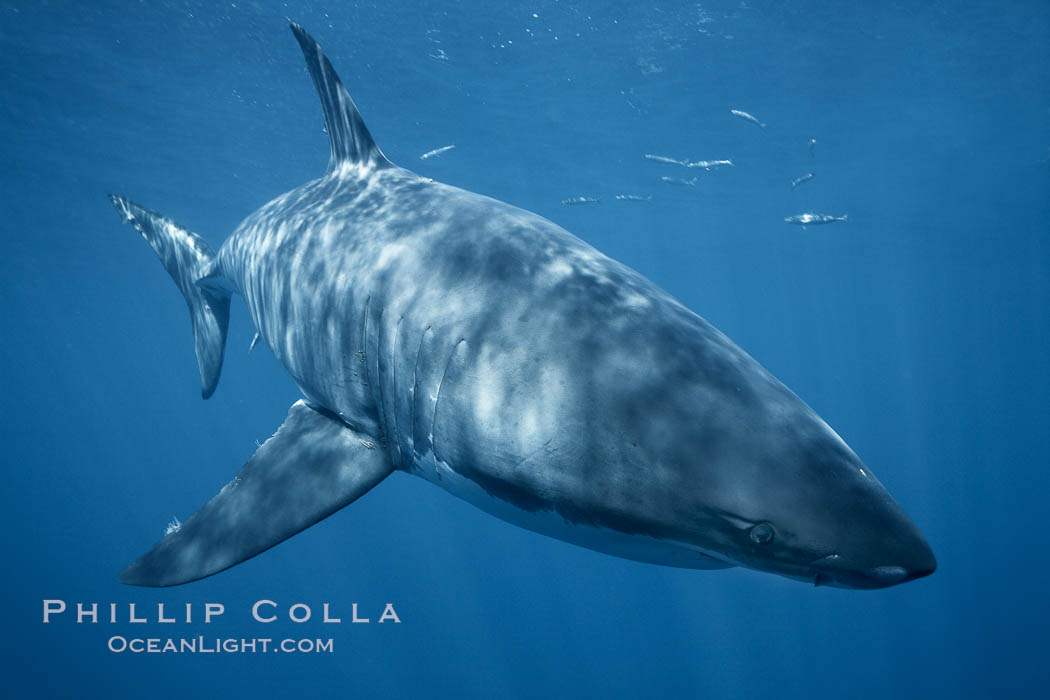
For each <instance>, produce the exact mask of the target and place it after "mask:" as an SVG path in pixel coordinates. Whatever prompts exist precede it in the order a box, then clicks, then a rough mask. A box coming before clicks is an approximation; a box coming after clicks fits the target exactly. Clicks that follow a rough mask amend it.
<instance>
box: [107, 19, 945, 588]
mask: <svg viewBox="0 0 1050 700" xmlns="http://www.w3.org/2000/svg"><path fill="white" fill-rule="evenodd" d="M293 31H295V33H296V37H297V38H298V40H299V42H300V44H301V45H302V47H303V51H304V54H305V56H306V58H307V64H308V67H309V68H310V72H311V76H312V77H313V79H314V82H315V84H316V86H317V88H318V92H319V94H320V96H321V102H322V107H323V109H324V113H325V121H326V125H327V127H328V132H329V135H330V139H331V148H332V158H331V162H330V166H329V170H328V173H327V174H326V175H325V176H324V177H322V178H320V179H318V180H315V181H313V182H310V183H307V184H306V185H303V186H302V187H299V188H297V189H295V190H293V191H291V192H289V193H287V194H285V195H283V196H281V197H278V198H277V199H275V200H274V201H272V202H270V203H269V204H267V205H265V206H263V207H262V208H261V209H259V210H258V211H257V212H256V213H254V214H252V215H251V216H250V217H248V218H247V219H246V220H245V221H244V222H243V223H242V224H241V226H240V227H238V229H237V230H236V231H235V232H234V233H233V235H232V236H231V237H230V238H229V239H228V240H227V241H226V242H225V243H224V245H223V246H222V248H221V249H220V250H219V252H218V254H217V257H214V258H213V257H212V254H211V252H210V249H206V246H205V244H203V241H200V240H199V237H197V236H195V234H192V233H190V232H187V231H185V230H184V229H181V228H180V227H178V226H177V225H175V224H174V222H171V221H170V220H167V219H164V218H163V217H161V216H160V215H158V214H156V213H155V212H150V211H149V210H145V209H143V208H141V207H138V205H134V204H132V203H130V202H127V201H126V200H124V199H123V198H120V197H115V198H114V202H115V203H116V204H117V206H118V209H120V210H121V212H122V213H123V214H124V216H125V217H126V219H127V220H129V221H131V222H132V223H133V224H134V225H135V226H136V227H137V228H138V229H139V230H140V232H142V233H143V235H144V236H145V237H146V238H147V240H149V241H150V242H151V245H153V246H154V248H155V250H157V251H158V254H161V258H162V261H163V260H166V259H170V260H176V258H175V257H172V256H168V258H166V257H165V256H164V255H163V254H162V253H164V251H167V250H169V249H171V248H172V247H173V246H174V247H176V248H177V247H179V246H183V247H188V248H189V249H192V250H189V251H188V252H187V253H186V254H185V255H183V256H182V258H179V259H180V260H181V259H183V258H185V259H186V260H189V261H190V262H191V263H192V269H188V268H185V267H181V266H180V265H179V264H175V263H172V264H171V265H170V266H169V264H168V263H167V262H166V263H165V265H166V267H169V272H171V274H172V276H173V277H174V278H175V279H176V282H177V283H180V288H182V287H184V286H187V285H186V283H185V281H186V280H188V279H193V278H196V279H198V282H197V285H198V286H199V287H200V288H201V289H203V290H205V291H207V292H208V295H206V297H203V298H197V297H195V296H193V295H194V294H195V292H194V291H193V289H190V290H189V292H186V291H185V290H184V293H187V294H188V296H187V301H188V303H189V304H190V307H191V312H192V313H195V314H196V315H195V316H194V318H195V326H194V327H195V329H196V328H197V327H198V324H197V321H196V317H197V316H203V317H204V318H206V319H211V322H210V325H208V326H204V327H205V328H212V327H214V328H217V329H219V330H220V331H221V333H213V334H212V336H211V339H206V340H207V342H205V341H202V340H199V341H198V345H203V346H204V348H203V349H204V351H205V352H204V353H203V354H202V352H201V351H200V350H199V351H198V359H199V361H200V363H201V367H202V370H201V372H202V381H204V385H205V391H206V392H207V391H208V390H209V387H210V388H213V387H214V381H215V380H217V378H218V364H217V363H215V362H213V358H214V357H216V350H215V347H214V346H215V344H216V343H218V344H219V345H218V348H219V350H218V357H219V358H221V343H222V342H223V340H222V339H223V338H224V333H225V317H224V316H222V315H221V312H222V309H223V307H221V306H218V305H217V303H216V302H219V301H221V302H223V303H225V302H226V300H227V299H228V295H229V294H230V293H231V292H239V293H240V294H242V295H243V296H244V299H245V300H246V302H247V306H248V309H249V310H250V312H251V315H252V318H253V319H254V321H255V323H256V325H257V327H258V329H259V332H260V334H261V336H262V338H263V339H264V340H265V341H266V343H267V344H268V345H269V346H270V348H271V349H272V351H273V353H274V355H275V356H276V357H277V359H278V361H280V362H281V364H282V365H283V366H284V367H285V368H286V369H287V371H288V372H289V374H290V375H291V376H292V377H293V378H294V380H295V382H296V383H297V384H298V386H299V387H300V389H301V390H302V392H303V394H304V395H305V396H306V397H307V401H308V404H307V403H300V404H296V406H294V407H293V409H292V411H291V412H290V413H289V419H288V422H286V424H285V427H284V428H282V429H281V431H279V432H278V434H277V435H275V436H274V438H271V440H270V441H268V442H267V443H266V445H264V446H263V448H262V449H261V450H260V451H259V452H258V453H257V454H256V455H255V456H254V457H253V458H252V460H250V461H249V463H248V464H247V465H246V466H245V468H244V469H243V470H242V472H241V474H240V475H239V476H238V477H237V478H236V479H234V481H233V482H231V483H230V484H229V485H227V487H226V488H225V489H223V491H221V492H220V493H219V494H218V495H217V496H216V497H215V498H214V499H212V501H211V502H209V504H207V505H206V506H205V507H204V508H202V509H201V511H199V512H198V514H197V515H195V516H194V517H193V518H191V519H190V520H189V521H187V523H185V525H184V527H183V529H182V530H181V531H180V532H177V533H174V534H171V535H169V536H167V537H166V538H165V539H164V540H162V541H161V543H159V544H158V545H157V546H156V547H155V548H154V550H153V551H151V552H150V553H148V554H147V555H146V556H145V557H143V558H142V559H140V560H139V561H138V562H136V563H135V564H134V565H133V566H132V567H129V569H128V570H127V571H126V572H125V574H124V575H123V579H122V580H125V581H127V582H129V583H137V584H140V585H174V584H177V583H181V582H185V581H188V580H193V579H194V578H200V577H202V576H206V575H210V574H211V573H215V572H216V571H218V570H221V569H222V568H225V567H227V566H231V565H233V564H235V563H237V562H238V561H241V560H243V559H244V558H247V557H249V556H253V555H254V554H257V553H258V552H259V551H262V550H263V549H265V548H266V547H269V546H272V545H273V544H276V542H278V541H280V540H281V539H284V538H286V537H288V536H291V535H292V534H294V533H295V532H297V531H298V530H300V529H302V528H303V527H307V526H309V524H311V523H312V522H316V520H318V519H320V518H322V517H324V516H325V515H326V514H328V513H330V512H333V511H334V510H336V509H338V508H339V507H342V506H343V505H345V504H347V503H350V502H351V501H352V500H353V499H355V498H357V497H358V496H360V495H361V494H362V493H364V492H365V491H367V490H368V489H369V488H371V487H372V486H373V485H375V484H377V483H379V482H380V481H381V480H382V478H384V477H385V475H386V474H387V473H389V471H390V469H391V468H393V469H401V470H404V471H406V472H409V473H412V474H416V475H418V476H421V477H423V478H425V479H427V480H429V481H432V482H433V483H435V484H437V485H439V486H442V487H443V488H446V489H448V490H449V491H450V492H452V493H453V494H455V495H457V496H460V497H462V498H465V499H467V500H469V501H470V502H472V503H475V504H476V505H478V506H479V507H481V508H484V509H485V510H487V511H489V512H491V513H493V514H495V515H498V516H499V517H501V518H504V519H507V520H509V521H511V522H515V523H517V524H519V525H522V526H523V527H526V528H529V529H533V530H536V531H539V532H544V533H546V534H549V535H552V536H555V537H558V538H561V539H564V540H567V541H570V542H575V543H578V544H581V545H583V546H586V547H590V548H592V549H596V550H600V551H605V552H609V553H612V554H616V555H619V556H624V557H629V558H632V559H638V560H641V561H648V562H653V563H659V564H669V565H674V566H684V567H693V568H721V567H726V566H733V565H741V566H748V567H752V568H756V569H761V570H766V571H772V572H776V573H779V574H783V575H786V576H791V577H795V578H801V579H804V580H809V581H813V582H815V583H822V584H829V585H838V586H846V587H864V588H874V587H882V586H887V585H892V584H895V583H900V582H903V581H906V580H910V579H912V578H916V577H919V576H923V575H926V574H928V573H930V572H931V571H933V569H934V567H935V565H936V564H935V561H934V558H933V555H932V553H931V552H930V549H929V547H928V546H927V544H926V542H925V540H924V539H923V537H922V535H921V534H920V533H919V531H918V529H917V528H916V527H915V525H914V524H913V523H912V522H911V521H910V520H909V519H908V518H907V516H906V515H905V514H904V513H903V512H902V511H901V509H900V508H899V506H898V505H897V504H896V503H895V502H894V501H893V499H892V498H891V497H890V495H889V494H888V493H887V492H886V490H885V489H884V488H883V487H882V485H881V484H879V482H878V481H877V480H876V479H875V477H874V476H873V475H872V474H871V473H870V472H869V471H868V470H867V469H866V467H864V465H863V464H862V463H861V461H860V460H859V459H858V457H857V456H856V455H855V454H854V453H853V452H852V451H851V450H850V449H849V448H848V447H847V446H846V444H845V443H844V442H843V441H842V440H841V439H840V438H839V437H838V435H836V434H835V433H834V432H833V431H832V430H831V429H830V428H829V427H828V426H827V424H825V423H824V421H822V420H821V419H820V418H819V417H818V416H817V415H816V414H815V413H814V412H813V411H812V410H811V409H810V408H809V407H808V406H806V405H805V404H804V403H803V402H802V401H801V400H800V399H799V398H798V397H796V396H795V395H794V394H792V393H791V392H790V391H788V389H787V388H785V387H784V386H783V385H782V384H781V383H780V382H779V381H777V380H776V379H775V378H774V377H773V376H772V375H770V374H769V373H768V372H767V371H765V370H764V369H763V368H762V367H761V366H759V365H758V363H756V362H755V361H754V360H753V359H752V358H751V357H749V356H748V355H747V354H746V353H744V352H743V351H742V350H740V349H739V348H738V347H737V346H736V345H734V344H733V343H732V342H731V341H730V340H729V339H728V338H727V337H726V336H724V335H723V334H722V333H720V332H719V331H718V330H716V329H715V328H714V327H712V326H711V325H710V324H708V323H707V322H706V321H704V320H703V319H702V318H700V317H699V316H697V315H696V314H695V313H693V312H692V311H690V310H689V309H687V308H685V307H684V306H683V305H682V304H681V303H679V302H678V301H676V300H675V299H674V298H672V297H671V296H670V295H669V294H667V293H666V292H665V291H663V290H662V289H660V288H659V287H658V286H656V285H655V284H653V283H652V282H650V281H648V280H647V279H645V278H644V277H642V276H641V275H639V274H638V273H636V272H634V271H633V270H631V269H630V268H628V267H626V266H624V265H621V264H620V263H618V262H616V261H614V260H611V259H610V258H607V257H606V256H604V255H602V254H601V253H599V252H598V251H596V250H595V249H593V248H591V247H590V246H588V245H587V244H585V243H584V242H582V241H581V240H579V239H577V238H576V237H574V236H572V235H571V234H570V233H568V232H567V231H565V230H563V229H561V228H559V227H558V226H557V225H555V224H553V223H551V222H550V221H547V220H546V219H543V218H542V217H539V216H537V215H535V214H531V213H529V212H526V211H523V210H521V209H518V208H515V207H513V206H510V205H508V204H504V203H502V202H499V201H496V200H493V199H490V198H488V197H484V196H481V195H478V194H474V193H471V192H466V191H464V190H460V189H457V188H455V187H450V186H448V185H443V184H440V183H437V182H434V181H433V180H430V179H427V178H423V177H420V176H418V175H415V174H413V173H411V172H409V171H407V170H404V169H401V168H398V167H397V166H395V165H393V164H391V163H390V162H389V161H388V160H387V159H386V158H385V156H383V154H382V152H381V151H380V150H379V148H378V147H377V146H376V145H375V144H374V142H372V140H371V136H370V135H369V133H368V130H367V128H366V127H365V126H364V122H363V121H362V120H361V117H360V114H358V112H357V109H356V107H354V105H353V102H352V101H351V100H350V97H349V95H348V94H347V93H346V91H345V89H344V88H343V86H342V84H341V83H340V82H339V79H338V77H337V76H336V75H335V72H334V70H333V69H332V66H331V64H330V63H329V62H328V60H327V59H326V58H325V57H324V55H323V53H322V52H321V50H320V47H318V46H317V44H316V42H314V41H313V39H311V38H310V37H309V35H308V34H306V32H305V31H303V30H302V29H301V28H300V27H296V26H294V25H293ZM158 237H159V238H161V239H163V240H155V239H156V238H158ZM193 251H197V252H196V253H194V252H193ZM176 262H177V261H176ZM198 273H200V274H199V277H198V276H197V275H198ZM180 280H182V282H180ZM190 286H192V285H190ZM197 296H198V297H199V295H197ZM344 430H345V431H347V434H346V435H344V434H343V433H342V432H341V431H344ZM333 435H334V436H336V437H332V436H333ZM320 436H328V437H323V438H322V437H320ZM318 440H323V441H324V442H325V444H324V445H318V444H316V443H317V441H318ZM344 454H345V458H341V457H340V456H341V455H344ZM309 455H314V457H308V456H309ZM318 455H320V457H318ZM300 456H302V458H303V459H307V458H309V459H315V460H318V464H317V465H316V468H314V469H313V470H312V471H311V474H312V476H311V479H312V481H311V482H310V485H309V486H306V487H304V486H300V485H298V483H297V479H298V476H297V472H296V466H295V464H296V460H297V459H298V458H299V457H300ZM355 470H357V471H355ZM325 479H329V480H331V482H332V483H333V485H334V484H339V486H338V488H334V487H333V489H332V492H331V493H326V492H325V490H324V489H323V487H322V486H321V484H323V483H324V480H325ZM275 491H276V492H284V491H288V492H294V493H296V494H298V495H297V498H298V499H299V501H298V503H299V505H296V506H295V507H294V508H292V507H291V506H289V507H281V505H280V501H279V499H277V500H275V496H274V494H273V493H272V492H275ZM260 500H263V501H265V504H266V505H265V507H264V508H262V511H263V512H262V513H261V514H260V513H258V510H257V508H258V506H259V501H260ZM293 511H294V512H293ZM303 513H307V514H306V515H304V514H303ZM254 517H270V518H272V519H273V522H272V523H271V524H270V530H269V532H267V533H261V534H259V533H252V532H251V531H250V530H251V526H250V523H251V521H252V518H254Z"/></svg>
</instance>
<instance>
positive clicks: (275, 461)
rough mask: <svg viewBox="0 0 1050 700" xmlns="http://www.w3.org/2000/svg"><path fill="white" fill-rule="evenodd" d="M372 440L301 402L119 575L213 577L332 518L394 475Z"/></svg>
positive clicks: (146, 580) (131, 580) (127, 579)
mask: <svg viewBox="0 0 1050 700" xmlns="http://www.w3.org/2000/svg"><path fill="white" fill-rule="evenodd" d="M376 442H377V441H376V440H375V439H374V438H371V437H370V436H368V435H365V434H363V433H358V432H356V431H354V430H352V429H350V428H349V427H347V426H346V424H345V423H343V422H342V421H340V420H338V419H337V418H334V417H331V416H329V415H327V414H325V413H321V412H319V411H317V410H314V409H313V408H311V407H310V406H308V405H307V404H306V403H304V402H303V401H298V402H296V403H295V404H294V405H293V406H292V408H291V410H289V411H288V418H287V419H286V420H285V421H284V424H283V425H282V426H281V428H280V429H279V430H278V431H277V433H276V434H274V436H273V437H271V438H270V439H269V440H267V441H266V442H265V443H263V444H262V446H261V447H259V449H258V450H256V452H255V454H254V455H253V456H252V458H251V459H250V460H248V463H247V464H246V465H244V468H243V469H241V471H240V473H239V474H238V475H237V476H236V477H234V479H233V481H231V482H230V483H228V484H226V486H224V487H223V489H222V491H220V492H219V493H218V494H217V495H216V496H215V497H214V498H212V499H211V500H210V501H208V503H207V504H205V506H204V507H203V508H201V509H200V510H198V511H197V512H196V513H194V515H193V516H192V517H191V518H190V519H189V520H187V521H186V522H185V523H183V524H182V525H181V526H179V527H178V528H177V529H175V528H172V531H171V532H170V533H169V534H168V535H166V536H165V537H164V539H162V540H161V541H160V542H158V543H157V544H156V545H155V546H154V547H153V549H151V550H150V551H149V552H148V553H146V555H145V556H143V557H142V558H141V559H139V560H138V561H136V562H135V563H134V564H132V565H131V566H129V567H128V568H127V569H125V570H124V572H123V573H121V575H120V580H121V581H122V582H123V583H128V584H132V585H136V586H175V585H178V584H180V583H187V582H189V581H195V580H197V579H200V578H204V577H205V576H210V575H212V574H215V573H218V572H220V571H222V570H223V569H227V568H229V567H231V566H233V565H234V564H237V563H239V562H242V561H244V560H245V559H248V558H250V557H253V556H255V555H256V554H259V553H260V552H262V551H264V550H267V549H269V548H270V547H272V546H274V545H275V544H277V543H279V542H281V541H283V540H285V539H287V538H289V537H291V536H292V535H294V534H295V533H297V532H299V531H300V530H304V529H306V528H308V527H310V526H311V525H313V524H314V523H316V522H318V521H320V520H322V519H324V518H325V517H327V516H329V515H331V514H332V513H334V512H335V511H337V510H339V509H340V508H342V507H343V506H345V505H348V504H349V503H351V502H352V501H354V500H355V499H357V498H358V497H359V496H361V495H363V494H364V493H365V492H367V491H368V490H369V489H371V488H372V487H373V486H375V485H376V484H378V483H379V482H380V481H382V480H383V478H384V477H386V476H387V475H388V474H389V473H390V472H391V471H392V470H393V467H392V465H391V463H390V459H389V458H388V456H387V454H386V451H385V450H383V449H381V448H378V447H377V445H376Z"/></svg>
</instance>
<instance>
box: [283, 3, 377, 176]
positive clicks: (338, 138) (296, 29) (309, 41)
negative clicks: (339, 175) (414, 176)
mask: <svg viewBox="0 0 1050 700" xmlns="http://www.w3.org/2000/svg"><path fill="white" fill-rule="evenodd" d="M291 26H292V32H293V33H294V34H295V38H296V39H298V40H299V46H301V47H302V49H303V56H305V57H306V67H307V68H308V69H309V70H310V76H311V77H312V78H313V79H314V86H315V87H316V88H317V95H318V97H320V98H321V109H322V110H323V111H324V123H325V129H326V130H327V131H328V142H329V144H330V146H331V148H332V155H331V158H330V159H329V161H328V172H329V173H333V172H338V171H339V170H341V169H342V168H343V167H344V166H346V165H353V164H361V165H370V166H372V167H384V166H386V165H389V164H390V161H388V160H387V158H386V156H385V155H383V152H382V151H381V150H379V146H377V145H376V142H375V141H373V140H372V135H371V134H370V133H368V127H367V126H365V121H364V119H362V118H361V113H360V112H358V111H357V106H356V105H354V101H353V100H352V99H350V93H348V92H347V91H346V88H345V87H343V83H342V81H341V80H339V76H338V75H336V72H335V69H334V68H333V67H332V63H331V61H329V60H328V57H327V56H325V55H324V51H322V50H321V46H320V45H319V44H318V43H317V42H316V41H314V38H313V37H312V36H310V34H309V33H307V31H306V30H305V29H303V28H302V27H300V26H299V25H298V24H296V23H295V22H292V23H291Z"/></svg>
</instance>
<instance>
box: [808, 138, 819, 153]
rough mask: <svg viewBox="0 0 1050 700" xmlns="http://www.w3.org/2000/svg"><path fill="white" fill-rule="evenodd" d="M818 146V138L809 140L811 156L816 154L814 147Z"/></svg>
mask: <svg viewBox="0 0 1050 700" xmlns="http://www.w3.org/2000/svg"><path fill="white" fill-rule="evenodd" d="M816 147H817V140H816V139H810V140H809V155H810V156H812V155H814V154H813V149H814V148H816Z"/></svg>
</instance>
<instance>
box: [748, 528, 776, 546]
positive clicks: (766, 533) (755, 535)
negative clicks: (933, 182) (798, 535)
mask: <svg viewBox="0 0 1050 700" xmlns="http://www.w3.org/2000/svg"><path fill="white" fill-rule="evenodd" d="M748 534H749V536H750V537H751V541H752V542H754V543H755V544H768V543H770V542H772V541H773V538H774V537H776V534H777V531H776V530H774V529H773V526H772V525H770V524H769V523H759V524H757V525H755V526H754V527H753V528H751V532H750V533H748Z"/></svg>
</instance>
